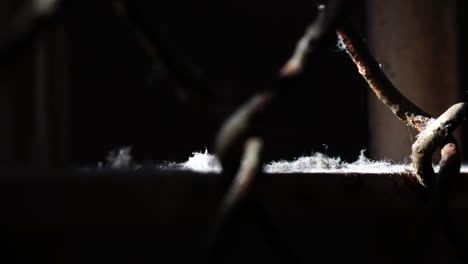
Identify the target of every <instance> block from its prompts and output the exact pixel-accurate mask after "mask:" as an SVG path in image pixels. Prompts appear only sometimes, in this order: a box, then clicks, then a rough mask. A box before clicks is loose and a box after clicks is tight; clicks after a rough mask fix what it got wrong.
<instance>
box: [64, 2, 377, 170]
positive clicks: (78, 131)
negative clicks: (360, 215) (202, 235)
mask: <svg viewBox="0 0 468 264" xmlns="http://www.w3.org/2000/svg"><path fill="white" fill-rule="evenodd" d="M141 2H142V3H144V4H143V5H144V6H147V8H146V9H145V11H146V15H147V16H148V19H149V20H150V21H151V22H152V24H153V25H154V27H155V28H156V29H157V30H159V32H161V34H162V35H163V36H164V38H165V41H166V42H167V43H169V45H170V46H171V48H172V49H173V50H175V51H176V52H177V53H178V55H179V56H180V57H181V58H183V59H184V60H185V61H187V62H189V63H191V64H192V65H193V67H194V69H195V70H196V71H198V72H200V73H201V74H202V75H203V76H204V77H205V78H206V79H208V80H209V82H210V87H209V88H207V90H208V93H209V94H211V95H212V96H213V97H212V98H213V100H211V102H208V103H207V102H206V101H204V100H196V99H195V100H191V97H189V98H188V99H185V100H184V97H183V96H180V94H181V93H180V91H181V89H180V88H177V87H175V86H174V85H172V84H171V82H168V81H164V80H162V81H161V80H159V81H158V78H157V77H156V78H154V76H153V77H152V75H151V73H150V74H148V72H151V66H150V65H149V64H148V61H147V59H146V57H145V55H144V53H143V51H142V50H141V48H140V47H139V45H138V43H137V41H135V39H134V38H133V37H132V36H133V32H131V30H128V28H127V27H126V26H125V23H122V21H120V20H119V19H118V18H116V17H115V16H114V15H113V14H112V12H110V10H109V9H108V6H106V4H105V3H99V2H95V1H89V0H88V1H73V3H72V4H70V6H69V9H68V10H70V12H69V17H68V18H67V24H68V34H69V52H70V58H69V63H70V85H71V87H70V89H71V91H70V100H71V102H70V110H71V115H70V133H71V137H70V144H71V146H70V154H71V160H72V162H73V163H75V164H80V165H83V164H92V163H96V162H97V161H99V160H102V159H103V158H104V157H105V155H106V153H107V152H108V151H110V150H112V149H114V148H116V147H119V146H125V145H131V146H133V153H134V155H135V156H136V158H137V159H138V160H140V161H141V160H154V161H159V160H175V161H183V160H186V159H187V158H188V157H189V156H190V154H191V153H192V152H193V151H203V150H204V149H205V147H207V148H208V150H209V151H210V152H212V151H213V142H214V139H215V135H216V133H217V130H218V129H219V127H220V125H221V124H222V122H223V120H225V118H227V117H228V116H229V114H230V113H232V112H233V111H234V110H235V109H236V108H237V107H238V106H239V105H240V104H241V103H243V102H245V101H246V100H247V99H248V98H249V97H250V96H251V95H253V94H254V93H255V92H256V91H260V90H264V89H268V88H269V87H271V85H273V83H274V81H275V77H276V75H277V73H278V71H279V69H280V68H281V66H282V65H283V64H284V63H285V62H286V60H287V59H288V57H289V56H290V55H291V54H292V51H293V49H294V47H295V44H296V42H297V40H298V39H299V38H300V37H301V36H302V34H303V32H304V30H305V28H306V26H307V25H308V24H309V23H310V22H311V21H313V19H314V17H315V13H316V8H315V3H314V1H293V2H288V3H287V4H285V3H281V2H278V3H276V2H271V1H255V2H252V1H222V2H219V1H218V2H216V1H197V2H187V1H141ZM91 6H92V8H90V7H91ZM363 8H364V5H363V1H356V5H355V7H354V8H353V9H354V13H355V14H356V21H357V22H358V26H360V27H361V29H364V28H365V27H364V19H363V17H364V10H363ZM84 17H85V18H86V19H84ZM305 76H306V77H304V78H303V79H301V81H300V85H297V87H296V88H295V89H293V90H292V91H291V92H290V93H288V94H287V96H283V97H282V98H281V99H280V104H279V107H278V109H275V111H273V112H272V113H271V115H269V117H268V118H267V122H266V124H265V131H266V133H265V138H266V142H267V150H268V151H266V158H267V160H271V159H276V160H277V159H291V158H293V157H297V156H300V155H305V154H310V153H311V152H312V151H322V152H327V153H328V154H329V155H340V156H342V157H344V158H345V159H348V160H354V159H356V158H357V156H358V154H359V151H360V150H361V149H364V148H366V146H367V144H368V142H367V134H368V132H367V121H366V111H367V107H366V100H367V89H368V88H367V86H366V83H365V82H364V81H363V79H362V78H361V77H360V75H359V74H358V73H357V71H356V70H355V66H354V64H353V63H352V62H351V61H350V60H349V59H348V58H347V56H346V54H345V53H344V52H342V51H339V50H338V49H337V48H336V40H335V39H334V38H333V39H330V40H329V41H328V44H327V47H326V48H325V49H324V50H323V52H321V53H320V55H319V56H317V58H316V59H315V60H314V61H313V62H311V63H309V64H308V67H307V69H306V72H305Z"/></svg>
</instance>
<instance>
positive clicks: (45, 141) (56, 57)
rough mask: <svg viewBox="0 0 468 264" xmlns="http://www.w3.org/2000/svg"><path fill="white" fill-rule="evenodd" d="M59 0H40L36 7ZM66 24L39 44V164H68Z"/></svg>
mask: <svg viewBox="0 0 468 264" xmlns="http://www.w3.org/2000/svg"><path fill="white" fill-rule="evenodd" d="M53 2H55V1H49V0H36V3H35V4H36V5H35V8H36V10H37V12H41V10H40V9H41V8H44V6H47V5H49V6H50V3H53ZM65 34H66V33H65V25H64V24H63V23H57V24H54V25H52V26H51V27H50V28H49V29H48V30H47V31H46V33H45V34H43V35H41V36H38V38H37V39H36V44H35V51H36V56H35V60H36V69H35V80H36V83H35V89H34V109H35V112H34V127H35V135H34V152H33V164H34V165H35V166H38V167H51V166H54V167H56V166H59V167H63V166H66V163H67V161H68V148H67V145H68V144H67V141H68V138H67V134H68V133H67V119H68V115H67V113H68V109H67V105H68V104H67V101H68V93H67V89H68V87H67V65H66V35H65Z"/></svg>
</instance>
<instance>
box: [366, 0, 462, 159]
mask: <svg viewBox="0 0 468 264" xmlns="http://www.w3.org/2000/svg"><path fill="white" fill-rule="evenodd" d="M456 15H457V14H456V0H447V1H437V0H390V1H381V0H367V21H368V35H369V40H368V41H369V46H370V48H371V50H372V52H373V54H374V55H375V57H376V58H377V60H378V61H379V62H380V63H381V65H382V69H383V70H384V72H385V73H386V74H387V75H388V77H389V78H390V80H391V81H392V82H393V83H394V84H395V86H396V87H397V88H398V89H399V90H400V91H401V92H402V93H403V94H404V95H405V96H407V97H408V98H409V99H410V100H411V101H413V102H414V103H416V105H418V106H420V107H421V108H422V109H424V110H426V111H427V112H429V113H430V114H431V115H433V116H439V115H440V114H441V113H443V112H444V111H445V110H446V109H447V108H449V107H450V106H451V105H453V104H454V103H456V102H458V101H460V99H461V92H460V88H459V85H458V78H457V73H458V72H457V34H456V30H457V24H456V23H457V18H456ZM369 109H370V111H369V115H370V116H369V120H370V126H369V127H370V136H371V139H370V140H371V147H370V150H371V153H372V155H373V156H374V157H376V158H390V159H393V160H398V161H401V160H404V159H405V158H408V157H409V154H410V150H411V144H412V141H414V138H413V137H414V133H412V135H410V134H409V133H410V132H409V129H408V128H407V127H406V126H405V125H404V124H402V123H401V122H400V121H399V120H398V119H396V118H395V117H394V115H393V114H392V113H391V112H390V111H389V110H388V109H387V107H386V106H384V105H383V104H382V103H381V102H379V101H378V100H377V98H375V96H374V95H373V94H372V95H371V96H370V99H369Z"/></svg>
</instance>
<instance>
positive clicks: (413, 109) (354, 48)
mask: <svg viewBox="0 0 468 264" xmlns="http://www.w3.org/2000/svg"><path fill="white" fill-rule="evenodd" d="M337 36H338V39H339V41H341V43H342V44H343V46H344V47H345V49H346V52H347V53H348V55H349V56H350V57H351V59H352V60H353V62H354V64H356V66H357V68H358V71H359V73H360V74H361V75H362V76H363V77H364V79H365V80H366V81H367V83H368V84H369V87H370V88H371V89H372V91H373V92H374V93H375V94H376V95H377V97H378V98H379V99H380V101H382V102H383V103H384V104H385V105H387V106H388V108H390V110H391V111H392V112H393V113H394V114H395V115H396V116H397V117H398V118H399V119H400V120H401V121H403V122H405V123H406V124H407V125H408V126H411V127H413V128H415V129H417V130H418V131H420V132H421V131H422V130H424V128H425V125H426V124H427V123H428V122H429V121H430V120H432V117H431V116H430V115H429V114H428V113H426V112H424V111H423V110H422V109H420V108H419V107H418V106H416V105H415V104H414V103H412V102H411V101H410V100H408V99H407V98H406V97H405V96H404V95H403V94H401V93H400V91H398V89H397V88H396V87H395V86H394V85H393V84H392V82H391V81H390V80H389V79H388V78H387V76H386V75H385V73H384V72H383V71H382V69H381V68H380V66H379V64H378V62H377V61H376V60H375V58H374V56H372V54H371V52H370V50H369V48H368V47H367V45H366V44H365V43H364V41H363V39H362V38H361V37H360V36H359V35H358V34H357V33H356V32H354V30H353V28H352V26H351V25H350V23H343V24H342V25H340V26H339V27H338V29H337Z"/></svg>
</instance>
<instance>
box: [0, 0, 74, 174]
mask: <svg viewBox="0 0 468 264" xmlns="http://www.w3.org/2000/svg"><path fill="white" fill-rule="evenodd" d="M55 2H56V1H54V0H34V1H25V2H24V3H28V6H25V7H24V6H23V8H24V10H22V11H23V12H26V13H27V12H42V13H41V14H43V13H44V8H47V7H48V6H51V4H53V3H55ZM15 5H17V4H15V1H14V0H9V1H0V22H1V23H0V31H1V33H4V32H7V31H8V30H10V31H11V30H15V29H16V27H13V28H9V27H8V25H11V23H12V21H13V17H15V12H16V8H14V6H15ZM48 10H51V9H48ZM26 13H22V15H26V16H28V15H29V13H28V14H26ZM31 17H34V15H32V16H31ZM21 19H28V17H23V16H19V17H15V20H14V21H15V22H16V23H22V22H23V21H22V20H21ZM3 25H6V26H3ZM40 32H41V34H39V36H36V38H35V39H34V40H32V41H31V38H25V39H26V40H25V43H21V45H19V46H18V48H15V49H14V50H13V51H12V52H13V53H12V54H9V56H11V60H10V59H9V60H7V61H2V62H0V166H1V167H63V166H66V162H67V159H68V158H67V140H68V139H67V112H68V109H67V85H66V84H67V82H66V79H67V78H66V56H65V54H66V48H65V47H66V43H65V30H64V25H55V24H54V25H52V26H50V27H49V28H47V29H45V30H41V31H40ZM15 33H16V32H15ZM4 35H5V34H0V36H4ZM23 44H24V45H23Z"/></svg>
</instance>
